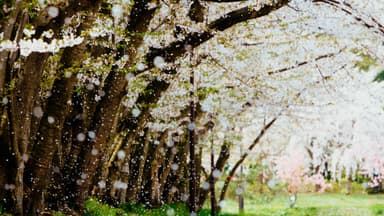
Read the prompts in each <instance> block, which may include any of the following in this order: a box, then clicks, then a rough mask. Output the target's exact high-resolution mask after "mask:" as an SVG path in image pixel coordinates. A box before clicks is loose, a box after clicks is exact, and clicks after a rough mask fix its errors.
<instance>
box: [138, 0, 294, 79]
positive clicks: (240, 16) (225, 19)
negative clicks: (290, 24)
mask: <svg viewBox="0 0 384 216" xmlns="http://www.w3.org/2000/svg"><path fill="white" fill-rule="evenodd" d="M289 2H290V0H279V1H277V2H276V3H274V4H272V5H264V6H262V7H260V8H256V7H253V6H247V7H243V8H240V9H237V10H234V11H231V12H229V13H227V14H224V15H223V16H221V17H220V18H218V19H217V20H215V21H213V22H211V23H210V24H208V30H205V31H203V32H192V33H189V34H188V35H187V36H186V37H185V38H184V39H183V40H177V41H174V42H172V43H170V44H169V45H168V46H166V47H163V48H153V47H152V48H150V51H149V53H148V54H147V55H146V58H145V59H146V61H147V63H148V68H147V70H148V69H151V68H153V67H154V64H153V60H154V58H155V57H156V56H161V57H163V58H164V59H165V61H167V62H172V61H174V60H175V59H176V58H178V57H180V56H181V55H183V54H184V53H186V51H187V50H186V49H185V48H186V46H187V45H188V46H191V48H195V47H197V46H199V45H200V44H202V43H204V42H205V41H208V40H209V39H211V38H212V37H214V36H215V31H224V30H226V29H228V28H230V27H232V26H233V25H235V24H238V23H241V22H244V21H247V20H250V19H255V18H258V17H263V16H265V15H268V14H269V13H271V12H273V11H275V10H277V9H279V8H281V7H283V6H285V5H286V4H288V3H289ZM141 72H143V71H136V73H141Z"/></svg>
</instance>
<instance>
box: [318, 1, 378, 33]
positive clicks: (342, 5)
mask: <svg viewBox="0 0 384 216" xmlns="http://www.w3.org/2000/svg"><path fill="white" fill-rule="evenodd" d="M313 2H318V3H325V4H328V5H331V6H333V7H336V8H339V9H340V10H342V11H344V12H345V13H347V14H349V15H351V16H352V17H353V18H354V19H355V20H356V21H358V22H360V23H362V24H363V25H364V26H365V27H367V28H369V29H375V30H376V32H377V33H380V34H381V35H382V36H383V35H384V25H383V24H381V23H380V22H379V21H378V20H377V19H375V18H373V17H372V16H371V15H366V14H362V13H361V12H359V11H358V10H357V9H355V8H353V6H352V5H351V4H349V3H347V2H345V1H342V2H340V1H336V0H314V1H313ZM362 15H363V16H366V18H364V17H362Z"/></svg>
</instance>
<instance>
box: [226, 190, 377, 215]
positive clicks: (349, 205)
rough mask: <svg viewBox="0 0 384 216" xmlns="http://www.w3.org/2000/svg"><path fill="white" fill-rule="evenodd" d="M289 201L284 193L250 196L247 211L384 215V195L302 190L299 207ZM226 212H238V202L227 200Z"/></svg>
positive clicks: (262, 213)
mask: <svg viewBox="0 0 384 216" xmlns="http://www.w3.org/2000/svg"><path fill="white" fill-rule="evenodd" d="M288 203H289V202H288V197H287V196H283V195H278V196H275V197H262V196H261V197H260V198H256V199H246V200H245V213H244V215H249V216H251V215H255V216H256V215H257V216H264V215H265V216H272V215H276V216H280V215H281V216H283V215H292V216H300V215H303V216H304V215H308V216H315V215H319V216H320V215H326V216H371V215H372V216H373V215H382V216H384V195H363V194H361V195H356V194H355V195H344V194H329V193H327V194H299V195H298V200H297V205H296V207H295V208H288ZM223 213H226V214H229V215H237V213H238V206H237V202H236V201H235V200H229V201H227V202H226V205H225V206H224V208H223Z"/></svg>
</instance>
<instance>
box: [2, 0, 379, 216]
mask: <svg viewBox="0 0 384 216" xmlns="http://www.w3.org/2000/svg"><path fill="white" fill-rule="evenodd" d="M379 3H380V2H379ZM379 3H377V2H375V1H372V2H370V3H369V4H367V5H361V4H360V3H359V2H358V1H351V2H350V3H349V2H347V1H342V2H339V1H301V0H296V1H289V0H273V1H269V0H265V1H264V0H263V1H236V0H233V1H231V0H230V1H221V0H206V1H198V0H193V1H126V0H107V1H87V0H81V1H72V0H69V1H30V2H26V1H19V0H16V1H10V0H9V1H8V0H6V1H1V5H0V6H1V11H0V14H1V16H0V27H1V30H2V31H1V33H0V37H1V42H0V97H1V114H2V116H1V121H0V142H1V143H2V145H0V156H1V157H0V198H2V205H4V206H5V207H6V209H7V210H8V211H10V212H13V213H14V214H16V215H24V214H26V215H38V214H40V213H42V212H43V211H45V210H51V209H55V210H60V211H63V212H65V213H66V214H75V213H76V212H74V211H81V210H83V208H84V201H85V200H86V199H87V198H89V197H90V196H95V197H98V198H100V199H102V200H103V201H105V202H107V203H111V204H119V203H124V202H136V203H141V204H145V205H147V206H149V207H151V206H156V205H161V204H164V203H170V202H176V201H184V202H187V201H189V202H190V203H189V205H190V208H191V209H190V210H191V212H195V211H197V210H198V209H199V208H201V206H202V205H203V203H204V201H205V199H206V196H207V194H208V192H209V191H208V190H206V187H198V186H200V184H202V185H204V181H199V180H200V179H204V178H205V179H208V180H210V182H212V179H217V177H218V176H219V174H221V172H222V170H223V168H224V166H225V164H226V163H227V162H228V161H229V160H230V159H232V158H233V160H235V161H238V162H239V164H241V163H243V161H245V159H246V158H247V156H248V155H250V154H251V151H252V150H254V149H257V147H260V148H271V149H275V146H274V145H277V144H279V143H281V142H282V141H281V140H283V139H284V138H285V137H286V136H287V134H288V132H289V133H295V134H297V135H298V136H299V134H301V133H305V134H307V133H306V132H304V131H305V130H300V129H297V128H293V127H291V128H290V127H289V126H288V127H287V125H299V126H298V127H300V126H301V127H308V126H307V125H308V124H311V125H312V124H313V123H314V122H316V121H315V120H316V119H318V118H321V117H318V116H315V115H313V113H315V112H317V111H316V109H313V107H315V108H316V107H317V108H319V107H322V105H324V103H325V102H324V101H328V102H329V103H334V104H338V105H339V106H343V105H344V106H345V105H346V104H347V103H346V104H343V103H339V102H340V101H338V100H336V99H335V98H343V97H337V95H336V94H340V93H344V92H351V91H354V90H355V89H356V88H354V87H356V85H360V84H361V82H359V81H358V80H359V79H361V78H362V77H369V76H363V75H365V74H361V73H360V72H359V71H360V70H367V71H371V70H376V69H377V68H379V67H380V65H381V64H382V60H381V56H383V55H382V53H381V52H382V50H383V49H380V48H381V47H382V43H381V41H382V36H383V29H382V26H381V24H380V23H381V22H380V21H381V19H382V18H381V13H378V12H377V11H378V10H379V8H378V7H376V6H377V5H380V4H379ZM330 11H331V13H330ZM327 14H328V15H327ZM329 14H332V16H329ZM367 14H368V15H367ZM192 72H193V73H194V80H193V85H190V84H191V83H190V77H191V73H192ZM356 74H358V75H356ZM346 77H347V78H348V80H347V81H346V82H344V81H345V80H346ZM355 77H357V78H355ZM367 79H368V78H367ZM352 80H354V81H355V82H356V85H355V86H354V87H351V86H353V85H349V84H350V82H352ZM363 83H365V84H367V82H366V80H365V82H363ZM367 86H368V84H367ZM377 86H378V87H377V88H379V87H380V86H379V84H377ZM360 87H361V88H364V86H361V85H360ZM335 89H336V90H335ZM191 92H192V93H193V94H191ZM297 95H300V97H297ZM315 96H316V97H315ZM356 96H358V95H356ZM358 98H359V97H357V98H356V99H354V101H355V102H356V100H357V99H358ZM331 99H334V100H331ZM190 101H194V104H193V106H190V103H189V102H190ZM336 102H337V103H336ZM365 102H367V101H364V102H362V103H365ZM369 104H371V103H369ZM375 104H376V105H377V103H375ZM305 105H307V106H306V107H310V108H311V109H308V110H307V109H304V108H303V107H304V106H305ZM191 107H194V109H193V112H194V113H195V114H196V115H195V116H193V117H192V116H189V114H190V111H191ZM287 107H289V108H287ZM324 107H326V108H328V109H329V110H327V109H324V110H321V111H322V112H324V113H327V112H329V113H333V114H334V116H336V115H339V113H336V111H334V110H332V108H329V107H328V106H324ZM376 108H377V106H372V109H376ZM282 110H283V111H282ZM336 110H337V109H336ZM355 111H356V110H355ZM359 113H360V114H362V113H361V110H357V111H356V113H354V114H356V115H357V114H359ZM376 113H377V110H376ZM276 116H279V118H278V119H277V117H276ZM344 117H346V118H345V119H339V122H338V123H337V127H339V126H340V127H341V129H340V130H339V131H338V132H342V133H344V132H345V131H346V130H345V128H344V129H343V128H342V127H343V126H342V125H344V122H347V123H348V122H351V121H349V119H348V118H347V116H344ZM332 118H333V116H331V115H329V116H326V118H325V120H326V123H329V124H330V125H331V124H332V123H333V122H332V121H331V119H332ZM303 119H306V120H308V119H309V120H308V121H304V120H303ZM267 120H269V121H267ZM327 121H328V122H327ZM319 122H320V123H319ZM212 123H214V124H212ZM292 123H294V124H292ZM272 124H273V127H272ZM323 124H324V122H323V121H318V122H317V125H316V124H314V125H315V126H316V127H320V126H321V125H323ZM360 124H361V125H360ZM212 125H214V126H212ZM347 125H348V124H347ZM267 126H268V127H267ZM359 127H360V128H363V127H364V124H363V123H360V121H359V120H356V126H355V128H359ZM234 128H244V130H232V129H234ZM269 128H272V129H269ZM266 129H268V131H267V132H268V133H265V132H266ZM191 131H193V133H195V135H197V136H189V139H188V138H187V134H190V135H191V134H192V132H191ZM246 131H248V133H246ZM255 131H256V132H255ZM260 131H261V132H262V133H260ZM269 132H271V133H269ZM328 132H329V131H323V130H318V133H324V134H325V133H328ZM220 134H225V135H224V136H223V135H220ZM256 134H258V135H259V136H255V135H256ZM192 135H193V134H192ZM332 135H335V136H337V137H339V138H340V137H342V138H345V139H346V140H348V142H349V141H350V142H351V143H352V144H355V145H353V147H352V148H345V149H344V150H338V153H337V152H336V153H334V155H333V156H332V158H337V156H335V155H337V154H339V155H349V158H354V157H358V156H359V159H361V161H367V160H366V159H367V158H373V157H371V155H370V154H369V153H367V154H364V156H363V157H360V156H361V155H359V154H357V153H358V152H359V151H358V149H359V146H360V147H361V144H362V143H369V144H370V146H372V147H375V145H376V144H377V143H376V142H374V141H372V140H368V139H367V138H366V137H364V136H354V137H355V138H353V139H352V140H351V134H342V136H341V135H339V134H338V133H336V134H335V133H332ZM210 136H214V137H215V142H214V143H215V146H214V147H213V151H214V152H216V153H217V157H216V158H217V159H216V161H215V162H214V164H213V166H214V167H213V169H211V170H212V173H209V172H206V170H208V169H207V168H206V167H205V166H204V161H205V160H204V158H205V157H204V155H206V154H205V148H204V146H203V144H204V143H207V140H208V139H209V137H210ZM239 136H240V137H241V136H243V137H244V139H239V138H237V137H239ZM264 136H266V137H264ZM268 136H269V138H271V137H272V136H273V137H275V139H277V140H278V141H276V142H275V144H271V145H270V146H268V145H266V144H265V143H264V144H263V142H262V141H263V139H264V138H266V140H268ZM196 137H197V138H196ZM262 138H263V139H262ZM324 139H327V138H324ZM188 142H189V143H194V144H196V145H195V146H194V147H196V150H197V151H196V152H195V154H193V156H195V160H194V161H195V162H193V161H192V162H193V163H190V159H188V153H190V152H191V151H192V150H191V149H190V148H191V147H188V145H187V144H188ZM239 142H243V143H244V144H247V143H248V144H249V148H248V151H247V152H246V154H242V155H240V156H239V155H238V154H236V153H235V152H234V151H233V149H232V146H235V145H237V144H239ZM342 143H347V142H345V140H343V142H342ZM256 146H257V147H256ZM263 146H264V147H263ZM277 149H280V148H277ZM272 151H273V150H272ZM231 152H232V157H230V155H231ZM215 156H216V155H215ZM237 156H239V157H238V158H237ZM348 161H351V160H345V161H334V162H332V164H331V166H332V167H334V169H335V170H337V171H335V172H340V170H342V169H344V168H345V167H347V165H348V166H349V167H350V166H351V164H350V163H347V162H348ZM188 163H189V164H188ZM372 163H373V164H376V162H372ZM188 165H190V167H192V168H190V169H188ZM365 165H367V168H366V169H367V170H368V169H369V170H372V168H373V167H374V166H375V165H368V163H367V164H365ZM238 166H239V165H238ZM238 166H237V167H238ZM193 172H196V173H195V174H193ZM233 172H234V173H235V172H236V168H234V170H233ZM190 176H192V178H189V177H190ZM186 179H187V180H186ZM215 181H216V180H214V181H213V182H215ZM229 182H230V181H228V183H227V184H229ZM3 185H4V187H3ZM195 185H196V186H195ZM188 189H190V190H188ZM193 194H195V196H193ZM222 194H223V195H222V196H223V197H224V196H225V192H222ZM191 195H192V196H193V197H191ZM223 197H221V198H220V199H221V200H222V199H223ZM195 198H196V199H195Z"/></svg>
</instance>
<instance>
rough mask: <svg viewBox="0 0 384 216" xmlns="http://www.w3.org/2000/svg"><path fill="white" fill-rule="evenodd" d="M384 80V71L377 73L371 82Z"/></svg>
mask: <svg viewBox="0 0 384 216" xmlns="http://www.w3.org/2000/svg"><path fill="white" fill-rule="evenodd" d="M383 80H384V70H382V71H381V72H379V73H378V74H377V75H376V77H375V79H374V80H373V81H374V82H381V81H383Z"/></svg>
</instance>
